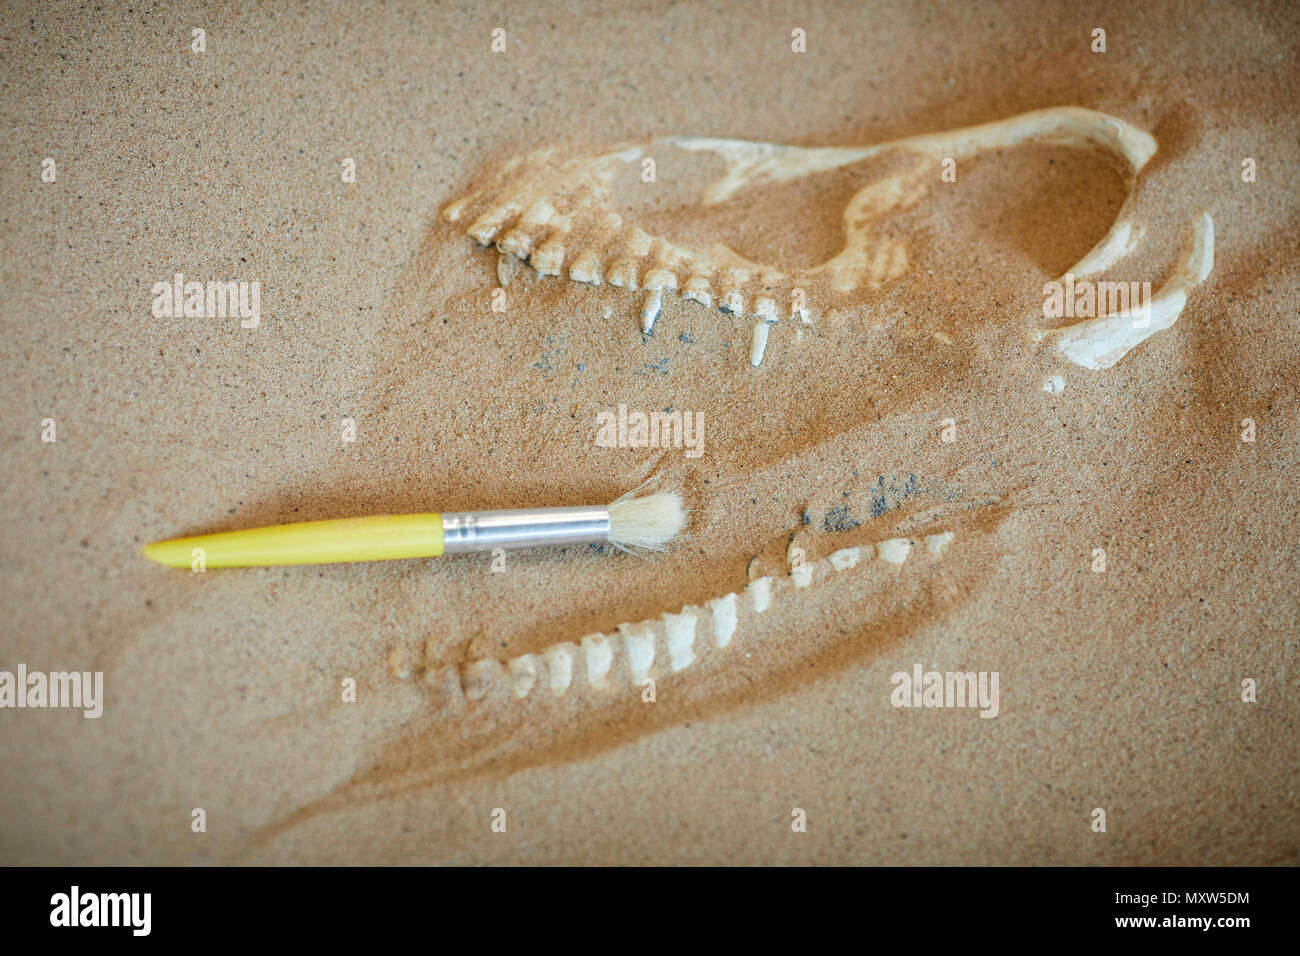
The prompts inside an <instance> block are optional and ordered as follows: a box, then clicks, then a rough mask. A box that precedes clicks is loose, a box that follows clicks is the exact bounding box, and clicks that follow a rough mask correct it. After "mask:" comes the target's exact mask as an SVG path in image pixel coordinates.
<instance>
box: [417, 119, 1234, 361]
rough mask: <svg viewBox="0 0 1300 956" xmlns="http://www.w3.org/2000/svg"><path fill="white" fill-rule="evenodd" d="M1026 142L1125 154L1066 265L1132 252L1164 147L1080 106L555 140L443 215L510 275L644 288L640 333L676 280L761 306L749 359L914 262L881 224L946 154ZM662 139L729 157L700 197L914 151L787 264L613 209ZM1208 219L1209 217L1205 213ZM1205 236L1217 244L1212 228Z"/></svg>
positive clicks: (714, 298) (1093, 329) (712, 299)
mask: <svg viewBox="0 0 1300 956" xmlns="http://www.w3.org/2000/svg"><path fill="white" fill-rule="evenodd" d="M1024 143H1047V144H1053V145H1064V146H1071V147H1077V148H1099V149H1102V150H1104V151H1107V152H1110V153H1112V154H1113V155H1115V156H1116V157H1118V158H1119V159H1120V160H1121V161H1122V162H1123V163H1124V165H1125V166H1126V167H1127V169H1128V196H1127V197H1126V199H1125V201H1124V204H1123V206H1122V207H1121V209H1120V213H1119V216H1118V218H1117V219H1116V222H1115V223H1114V225H1113V226H1112V227H1111V229H1110V231H1109V232H1108V233H1107V234H1106V236H1105V237H1104V238H1103V239H1102V240H1101V241H1100V242H1099V243H1097V245H1096V246H1095V247H1094V248H1093V249H1092V250H1091V251H1090V252H1089V253H1088V254H1087V255H1085V256H1084V257H1083V259H1081V260H1080V261H1079V263H1078V264H1077V265H1075V266H1074V268H1073V269H1071V270H1069V271H1070V272H1071V273H1073V274H1074V275H1076V276H1083V275H1088V274H1093V273H1097V272H1100V271H1102V270H1104V269H1106V268H1109V267H1110V266H1112V265H1114V264H1115V262H1116V261H1118V260H1119V259H1120V258H1122V257H1123V256H1124V255H1127V254H1128V253H1129V252H1131V251H1132V249H1133V248H1134V246H1135V245H1136V243H1137V241H1138V239H1139V238H1140V234H1139V233H1138V232H1137V231H1135V230H1134V229H1133V226H1132V223H1131V221H1130V213H1131V208H1132V204H1133V195H1134V185H1135V183H1136V180H1137V176H1138V173H1139V172H1140V171H1141V169H1142V167H1143V166H1145V165H1146V163H1147V161H1148V160H1149V159H1150V158H1151V156H1152V155H1153V154H1154V153H1155V151H1156V142H1155V140H1154V139H1153V138H1152V137H1151V136H1150V135H1149V134H1148V133H1146V132H1143V131H1142V130H1140V129H1138V128H1136V127H1134V126H1131V125H1130V124H1128V123H1126V122H1124V121H1123V120H1121V119H1118V118H1117V117H1114V116H1109V115H1107V114H1104V113H1098V112H1095V111H1093V110H1087V109H1083V108H1080V107H1058V108H1053V109H1045V110H1035V111H1033V112H1029V113H1022V114H1020V115H1018V116H1013V117H1010V118H1008V119H1005V120H998V121H995V122H991V123H984V124H982V125H979V126H971V127H966V128H963V129H958V130H952V131H948V132H943V133H935V134H925V135H920V136H911V137H906V138H903V139H898V140H892V141H890V142H886V143H879V144H876V145H873V146H864V147H826V148H805V147H798V146H783V145H778V144H773V143H758V142H749V141H745V140H730V139H713V138H706V137H682V136H673V137H667V138H664V139H659V140H654V141H644V142H639V143H628V144H624V145H621V146H618V147H616V148H614V149H612V150H609V151H607V152H603V153H599V154H596V155H581V156H577V157H574V156H572V155H569V156H566V155H563V154H562V153H561V151H560V150H559V149H558V148H556V147H551V148H546V149H542V150H537V151H535V152H532V153H529V154H527V155H525V156H521V157H517V158H515V159H513V160H511V161H510V162H509V163H507V164H506V166H505V167H504V168H503V169H502V171H501V172H500V173H499V174H498V175H497V177H496V179H495V181H494V182H493V183H492V184H490V185H489V186H486V187H484V188H483V189H481V190H479V191H477V192H475V193H472V194H470V195H469V196H466V197H463V198H461V199H458V200H456V201H455V202H453V203H451V204H450V205H448V206H447V207H446V208H445V209H444V210H443V216H444V218H445V219H447V220H448V221H449V222H452V223H458V224H463V227H464V229H465V232H466V233H467V234H468V235H469V236H470V237H471V238H473V239H474V240H475V241H476V242H478V243H480V244H482V245H493V244H495V246H496V247H497V249H498V250H499V252H500V253H501V256H502V260H501V262H500V263H499V265H498V276H499V278H500V280H501V282H502V284H505V283H506V282H508V281H509V279H510V278H511V277H513V275H514V272H515V270H516V268H517V265H518V260H526V261H528V262H529V264H530V265H532V267H533V268H534V269H535V270H536V271H537V273H538V274H539V275H550V276H560V275H564V274H565V269H566V266H567V273H568V277H569V278H570V279H572V280H574V281H578V282H586V283H590V284H592V285H600V284H602V283H608V284H610V285H613V286H616V287H620V288H624V289H627V290H629V291H638V290H639V291H642V292H644V299H643V304H642V307H641V331H642V333H643V334H647V335H649V334H652V333H653V330H654V324H655V321H656V319H657V318H658V315H659V311H660V308H661V307H662V302H663V297H664V294H665V293H671V292H678V293H679V294H680V295H681V296H682V297H683V298H685V299H688V300H690V301H692V302H696V303H698V304H700V305H703V306H705V307H708V308H713V307H716V308H717V309H718V310H719V311H721V312H723V313H725V314H728V315H740V316H745V317H749V318H752V319H753V320H755V321H754V328H753V334H752V341H751V348H750V359H749V360H750V364H751V365H753V366H758V365H760V364H761V363H762V360H763V356H764V353H765V351H766V348H767V342H768V337H769V332H770V329H771V327H772V326H773V325H775V324H776V323H778V322H779V321H780V320H781V319H783V318H786V319H798V320H799V321H800V322H802V323H810V322H811V321H812V318H813V316H814V315H815V314H817V313H818V312H820V311H822V310H823V309H824V308H825V307H826V303H827V302H828V301H837V302H850V303H852V302H856V301H859V300H860V299H861V297H863V296H864V295H865V294H866V293H867V292H868V291H871V290H875V289H879V288H880V287H881V286H882V285H884V284H885V283H887V282H889V281H891V280H892V279H895V278H897V277H899V276H900V275H902V274H903V273H904V272H906V270H907V268H908V256H907V251H906V248H905V246H904V245H903V244H902V243H901V242H899V241H898V240H895V239H890V238H888V237H883V236H880V235H878V233H877V230H876V229H875V226H876V225H877V224H878V223H879V222H880V220H882V219H883V218H884V217H885V216H886V215H888V214H889V213H892V212H896V211H899V210H902V209H905V208H907V207H909V206H911V205H913V204H914V203H916V202H918V201H919V200H920V199H921V198H923V197H924V196H925V195H926V194H927V192H928V191H929V189H930V188H931V186H932V184H933V183H935V182H938V181H939V177H938V168H939V167H938V164H939V162H940V161H941V160H942V159H946V158H951V159H956V160H960V159H962V158H967V157H971V156H974V155H976V154H978V153H980V152H983V151H985V150H990V149H998V148H1005V147H1011V146H1016V145H1020V144H1024ZM656 144H667V145H670V146H673V147H676V148H679V149H684V150H688V151H694V152H702V153H709V154H712V155H713V156H715V157H717V158H719V159H720V160H721V161H722V163H723V165H724V167H725V171H724V172H723V174H722V176H721V177H720V178H718V179H717V180H716V181H714V182H712V183H711V184H709V185H708V186H706V187H705V189H704V191H703V193H702V195H701V196H700V198H699V203H700V205H701V206H705V207H707V206H712V205H716V204H718V203H722V202H725V201H727V200H729V199H732V198H734V197H736V196H738V195H740V194H741V193H743V192H744V191H745V190H748V189H750V188H752V187H755V186H761V185H771V184H780V183H783V182H790V181H793V180H796V179H799V178H801V177H804V176H808V175H810V174H812V173H816V172H822V171H827V170H833V169H837V168H840V167H844V166H847V165H850V164H853V163H858V162H862V161H863V160H867V159H871V158H873V157H876V156H880V155H882V154H884V153H886V152H887V151H892V150H896V151H900V152H901V153H905V154H907V155H909V156H910V157H912V162H911V165H910V167H909V168H907V169H906V170H905V171H903V172H902V173H897V174H895V175H891V176H888V177H885V178H883V179H880V180H877V181H875V182H872V183H868V184H867V185H865V186H863V187H862V188H861V189H859V190H858V191H857V192H856V193H854V194H853V196H852V197H851V198H850V199H849V201H848V203H847V204H846V206H845V208H844V212H843V217H844V244H843V247H842V248H841V249H840V251H839V252H838V253H837V254H836V255H834V256H832V257H831V258H830V259H828V260H826V261H825V262H823V263H821V264H820V265H817V266H813V267H809V268H803V269H789V268H786V267H784V266H782V265H781V264H780V263H770V264H765V263H757V262H753V261H751V260H749V259H747V258H745V257H744V256H742V255H740V254H739V253H737V252H736V251H734V250H732V249H730V248H728V247H727V246H726V245H724V244H722V243H721V242H714V243H712V244H711V245H709V246H707V247H703V248H701V247H692V246H687V245H681V244H677V243H674V242H672V241H670V240H668V239H666V238H664V237H662V236H655V235H651V234H650V233H648V232H646V231H645V230H643V229H641V228H639V227H638V226H636V225H635V224H633V223H629V222H626V221H625V220H624V218H623V217H622V216H621V215H619V214H618V213H617V212H615V211H614V203H613V202H612V192H613V188H614V186H613V183H614V177H615V175H616V174H617V173H619V172H620V171H621V170H622V169H623V168H624V167H627V166H628V165H631V164H636V163H639V162H640V161H641V160H643V159H644V158H646V157H648V156H649V155H650V154H651V152H652V148H653V146H654V145H656ZM1205 219H1206V220H1207V221H1208V216H1207V217H1205ZM1199 228H1200V227H1198V229H1199ZM1198 235H1200V233H1199V232H1198ZM1209 242H1210V246H1211V249H1212V244H1213V239H1212V227H1211V237H1210V240H1209ZM1210 257H1211V259H1212V251H1211V254H1210ZM1206 271H1208V269H1207V270H1206ZM1202 278H1203V276H1202ZM1173 281H1174V280H1171V283H1172V282H1173ZM1191 284H1195V283H1190V284H1188V283H1184V284H1183V286H1180V287H1178V288H1170V287H1169V286H1168V285H1167V286H1166V288H1165V289H1162V290H1161V293H1162V295H1164V294H1165V293H1166V292H1168V295H1167V296H1166V297H1165V299H1164V300H1163V301H1164V306H1163V307H1162V308H1163V311H1162V312H1161V318H1160V319H1159V320H1157V321H1155V322H1153V323H1152V327H1150V328H1142V329H1141V331H1143V332H1144V333H1145V334H1144V335H1142V336H1141V338H1138V339H1137V340H1136V341H1134V342H1133V343H1132V344H1131V345H1129V346H1128V347H1127V348H1124V349H1123V350H1122V351H1120V352H1118V354H1116V355H1115V356H1114V358H1112V359H1111V362H1110V363H1109V364H1113V362H1114V361H1116V360H1117V359H1118V358H1119V357H1120V356H1122V355H1123V354H1124V352H1127V351H1128V348H1132V346H1133V345H1135V344H1137V342H1138V341H1141V339H1142V338H1145V337H1146V336H1147V335H1150V334H1152V332H1154V331H1157V330H1158V328H1164V327H1167V326H1168V325H1169V324H1171V323H1172V322H1173V320H1174V319H1175V318H1177V315H1178V312H1179V311H1180V310H1181V308H1182V305H1183V303H1185V301H1186V290H1187V288H1190V285H1191ZM855 294H856V295H855ZM1112 318H1119V317H1112ZM1096 321H1100V320H1096ZM1160 322H1163V323H1164V324H1163V325H1161V324H1160ZM1128 324H1129V325H1130V326H1132V323H1131V322H1129V323H1128ZM1084 325H1087V323H1084ZM1101 338H1105V335H1104V334H1103V330H1102V327H1100V326H1096V325H1092V326H1090V328H1089V330H1082V329H1081V330H1080V331H1078V332H1077V333H1075V334H1074V335H1073V336H1071V335H1070V334H1066V335H1064V336H1062V338H1061V340H1060V348H1061V350H1062V351H1063V352H1064V353H1065V354H1066V355H1067V356H1069V357H1071V358H1072V359H1073V360H1074V361H1078V362H1079V363H1080V364H1084V365H1087V364H1088V362H1087V361H1083V360H1081V358H1079V357H1077V356H1082V357H1084V358H1087V357H1088V356H1089V355H1091V354H1092V353H1091V352H1089V347H1087V346H1084V345H1081V344H1080V343H1081V342H1083V341H1084V340H1085V339H1087V340H1089V341H1093V340H1096V341H1100V339H1101ZM1113 351H1114V350H1113V349H1112V350H1111V352H1113ZM1107 354H1110V353H1109V352H1108V353H1107ZM1102 357H1105V356H1102ZM1089 360H1090V361H1091V359H1089ZM1089 367H1106V366H1105V365H1100V364H1098V365H1092V366H1089Z"/></svg>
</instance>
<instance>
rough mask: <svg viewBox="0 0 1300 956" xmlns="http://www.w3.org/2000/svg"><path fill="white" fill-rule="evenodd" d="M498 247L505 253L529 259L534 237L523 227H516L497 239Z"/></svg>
mask: <svg viewBox="0 0 1300 956" xmlns="http://www.w3.org/2000/svg"><path fill="white" fill-rule="evenodd" d="M497 248H498V249H500V250H501V251H502V252H504V253H508V254H509V255H512V256H518V257H519V258H520V259H527V258H528V253H529V252H531V251H532V248H533V237H532V236H531V235H530V234H529V233H527V232H525V231H524V230H523V229H522V228H519V227H516V228H514V229H511V230H510V231H509V232H508V233H506V234H505V235H504V236H502V237H501V239H499V240H498V241H497Z"/></svg>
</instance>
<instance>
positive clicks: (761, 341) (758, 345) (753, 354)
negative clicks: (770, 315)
mask: <svg viewBox="0 0 1300 956" xmlns="http://www.w3.org/2000/svg"><path fill="white" fill-rule="evenodd" d="M771 327H772V323H771V322H757V323H755V324H754V332H753V334H752V336H751V337H750V340H749V364H750V365H752V366H754V368H758V367H759V366H760V365H762V364H763V353H765V352H766V351H767V334H768V330H769V329H770V328H771Z"/></svg>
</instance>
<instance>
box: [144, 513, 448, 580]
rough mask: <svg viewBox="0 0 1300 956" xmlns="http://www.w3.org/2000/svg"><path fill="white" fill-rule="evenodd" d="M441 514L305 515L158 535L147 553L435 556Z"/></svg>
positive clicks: (171, 558)
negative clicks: (268, 523)
mask: <svg viewBox="0 0 1300 956" xmlns="http://www.w3.org/2000/svg"><path fill="white" fill-rule="evenodd" d="M442 541H443V534H442V515H440V514H422V515H385V516H382V517H372V518H339V519H336V520H333V521H303V522H300V523H298V524H284V525H278V526H276V527H272V528H249V529H248V530H247V531H226V532H223V533H221V534H200V535H195V536H193V537H190V538H175V539H174V540H171V541H156V542H154V543H153V544H151V545H148V546H147V547H146V548H145V549H144V556H145V557H146V558H149V559H150V560H152V561H157V562H158V563H159V564H165V565H167V566H169V567H173V568H192V567H194V566H195V562H196V561H197V559H198V556H197V555H195V553H194V549H195V548H201V549H202V550H203V555H202V557H203V566H204V567H208V568H251V567H260V566H265V565H273V564H335V563H337V562H340V561H383V560H386V559H388V558H436V557H437V556H438V555H440V554H442Z"/></svg>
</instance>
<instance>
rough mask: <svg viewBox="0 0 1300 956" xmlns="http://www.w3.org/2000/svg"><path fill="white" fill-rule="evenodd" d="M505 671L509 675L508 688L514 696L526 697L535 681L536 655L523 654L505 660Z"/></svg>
mask: <svg viewBox="0 0 1300 956" xmlns="http://www.w3.org/2000/svg"><path fill="white" fill-rule="evenodd" d="M506 671H507V672H508V674H509V675H510V689H511V690H512V691H514V694H515V696H516V697H520V698H522V697H527V696H528V694H529V693H530V692H531V691H532V689H533V685H534V684H536V683H537V657H536V656H535V655H533V654H523V655H521V656H519V657H515V658H512V659H511V660H509V661H507V662H506Z"/></svg>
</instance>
